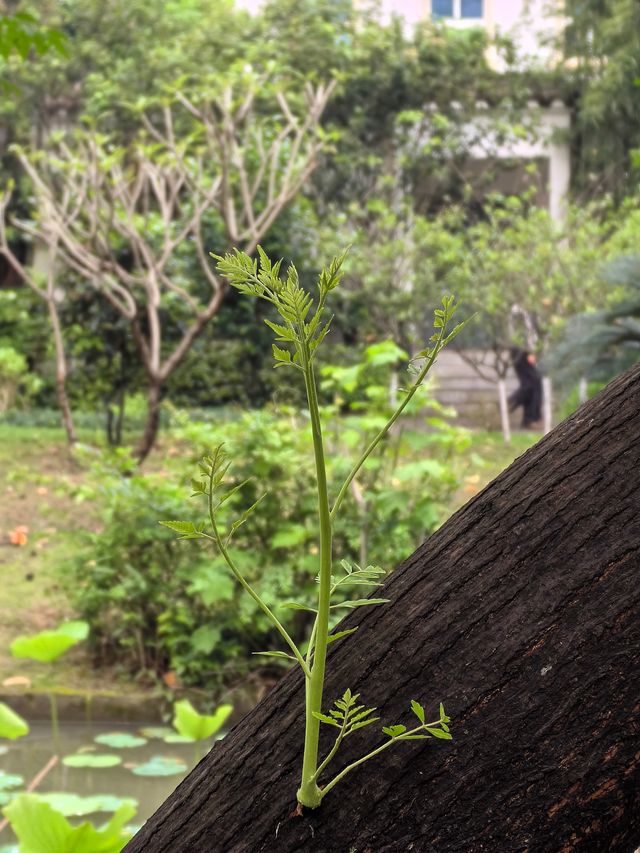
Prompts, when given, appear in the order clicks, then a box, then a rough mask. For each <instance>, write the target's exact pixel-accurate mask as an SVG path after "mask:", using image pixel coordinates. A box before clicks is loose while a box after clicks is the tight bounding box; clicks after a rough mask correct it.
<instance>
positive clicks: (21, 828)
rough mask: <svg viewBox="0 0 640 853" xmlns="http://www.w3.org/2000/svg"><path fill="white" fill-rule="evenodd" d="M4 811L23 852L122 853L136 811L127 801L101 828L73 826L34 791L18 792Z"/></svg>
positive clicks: (129, 835) (90, 825) (129, 836)
mask: <svg viewBox="0 0 640 853" xmlns="http://www.w3.org/2000/svg"><path fill="white" fill-rule="evenodd" d="M3 811H4V815H5V816H6V817H7V819H8V820H9V823H10V824H11V828H12V829H13V831H14V832H15V834H16V836H17V838H18V841H19V843H20V851H21V853H120V850H122V848H123V847H124V845H125V844H126V843H127V841H128V840H129V839H130V838H131V836H132V834H133V833H131V832H129V831H127V830H126V829H125V824H126V823H127V822H128V821H129V820H130V819H131V818H132V817H133V815H134V814H135V811H136V810H135V806H133V805H130V804H128V803H124V804H123V805H121V806H120V807H119V808H118V809H117V810H116V812H115V814H114V815H113V817H112V818H111V820H110V821H109V822H108V823H107V824H106V825H105V826H104V827H102V828H101V829H96V828H95V827H94V826H93V824H91V823H88V822H85V823H81V824H80V825H79V826H72V825H71V824H70V823H69V821H68V820H67V819H66V818H65V817H64V815H62V814H61V813H60V812H57V811H56V810H55V809H53V808H52V807H51V806H50V805H49V804H48V803H46V802H44V801H43V800H41V799H40V798H39V797H38V796H37V795H35V794H19V795H18V796H17V797H15V798H14V799H13V800H12V801H11V803H10V804H9V805H8V806H6V807H5V809H4V810H3Z"/></svg>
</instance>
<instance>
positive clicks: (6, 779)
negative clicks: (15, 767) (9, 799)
mask: <svg viewBox="0 0 640 853" xmlns="http://www.w3.org/2000/svg"><path fill="white" fill-rule="evenodd" d="M22 785H24V779H23V778H22V776H18V775H17V774H12V773H5V772H4V770H0V791H6V790H7V788H20V787H21V786H22Z"/></svg>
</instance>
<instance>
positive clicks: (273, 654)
mask: <svg viewBox="0 0 640 853" xmlns="http://www.w3.org/2000/svg"><path fill="white" fill-rule="evenodd" d="M252 654H254V655H263V656H264V657H270V658H284V659H287V660H292V661H294V663H297V660H296V658H295V657H294V656H293V655H288V654H287V653H286V652H252Z"/></svg>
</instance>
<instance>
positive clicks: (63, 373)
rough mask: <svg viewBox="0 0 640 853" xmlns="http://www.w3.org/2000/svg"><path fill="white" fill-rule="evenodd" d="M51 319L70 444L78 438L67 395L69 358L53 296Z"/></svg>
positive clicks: (59, 398) (61, 403)
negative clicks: (67, 357) (66, 354)
mask: <svg viewBox="0 0 640 853" xmlns="http://www.w3.org/2000/svg"><path fill="white" fill-rule="evenodd" d="M47 308H48V310H49V319H50V321H51V328H52V330H53V342H54V345H55V351H56V400H57V401H58V408H59V409H60V415H61V417H62V425H63V426H64V428H65V431H66V433H67V441H68V442H69V444H75V443H76V441H77V440H78V439H77V435H76V430H75V426H74V423H73V415H72V414H71V406H70V404H69V397H68V396H67V359H66V356H65V352H64V339H63V337H62V328H61V326H60V317H59V316H58V309H57V307H56V303H55V300H54V298H53V297H50V298H48V299H47Z"/></svg>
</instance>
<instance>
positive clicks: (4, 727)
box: [0, 702, 29, 740]
mask: <svg viewBox="0 0 640 853" xmlns="http://www.w3.org/2000/svg"><path fill="white" fill-rule="evenodd" d="M27 734H29V724H28V723H27V722H26V721H25V720H23V719H22V717H21V716H20V715H19V714H16V712H15V711H12V710H11V708H10V707H9V706H8V705H5V703H4V702H0V737H6V738H8V739H9V740H15V739H16V738H18V737H22V736H23V735H27Z"/></svg>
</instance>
